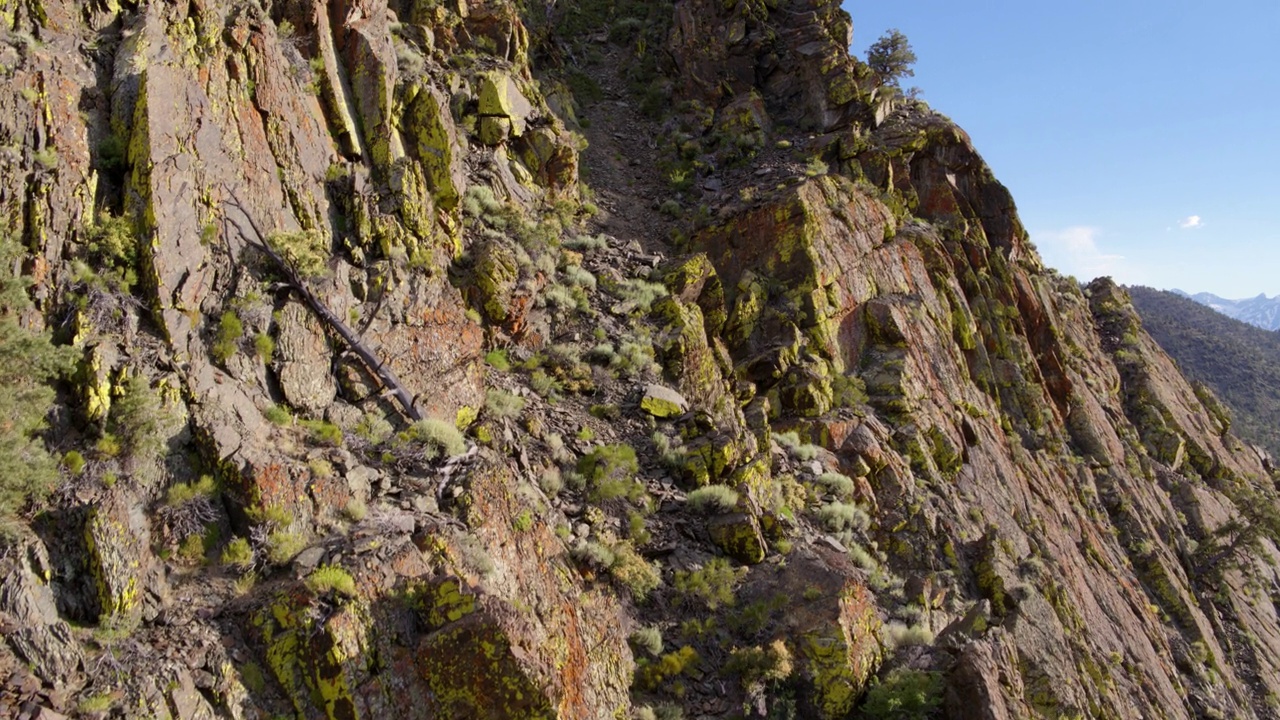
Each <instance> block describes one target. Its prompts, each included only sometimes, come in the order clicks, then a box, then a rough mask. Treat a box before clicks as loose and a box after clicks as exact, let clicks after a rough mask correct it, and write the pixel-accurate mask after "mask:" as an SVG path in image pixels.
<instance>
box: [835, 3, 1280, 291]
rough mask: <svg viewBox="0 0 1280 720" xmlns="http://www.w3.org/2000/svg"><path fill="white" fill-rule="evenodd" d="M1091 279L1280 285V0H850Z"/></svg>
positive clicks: (1043, 234)
mask: <svg viewBox="0 0 1280 720" xmlns="http://www.w3.org/2000/svg"><path fill="white" fill-rule="evenodd" d="M844 7H845V9H846V10H848V11H849V14H850V15H852V16H853V24H854V40H853V51H854V53H855V54H857V55H859V56H865V51H866V48H867V46H869V45H870V44H871V43H873V42H875V40H876V38H878V37H879V36H880V35H881V34H882V33H883V32H884V31H885V30H887V29H889V28H894V27H896V28H898V29H900V30H902V32H904V33H905V34H906V35H907V37H908V38H909V40H910V41H911V45H912V48H913V49H914V50H915V52H916V55H917V56H918V57H919V61H918V62H917V63H916V66H915V71H916V75H915V77H914V78H907V79H906V80H905V81H904V82H903V85H904V86H910V85H917V86H919V87H920V88H921V89H922V90H923V93H924V98H925V99H926V100H928V101H929V103H930V105H932V106H933V107H934V108H935V109H936V110H938V111H939V112H942V113H944V114H946V115H948V116H950V117H951V118H952V119H954V120H955V121H956V122H957V123H958V124H959V125H960V126H961V127H963V128H964V129H965V130H966V131H968V132H969V134H970V136H971V137H972V138H973V141H974V144H975V145H976V146H977V148H978V151H979V152H981V153H982V155H983V157H985V158H986V160H987V162H988V163H989V164H990V165H991V167H992V169H993V170H994V171H995V174H996V177H997V178H999V179H1000V180H1001V181H1002V182H1003V183H1004V184H1005V185H1007V186H1008V187H1009V189H1010V190H1011V191H1012V192H1013V196H1014V199H1015V200H1016V202H1017V204H1018V210H1019V213H1020V215H1021V216H1022V220H1023V223H1024V224H1025V225H1026V226H1027V229H1028V230H1029V231H1030V232H1031V236H1032V240H1033V241H1034V242H1035V244H1036V246H1037V247H1038V248H1039V250H1040V253H1041V255H1042V256H1043V257H1044V259H1045V261H1046V263H1048V264H1049V265H1051V266H1053V267H1056V268H1058V269H1059V270H1061V271H1062V272H1064V273H1066V274H1070V275H1075V276H1076V277H1077V278H1079V279H1080V280H1088V279H1091V278H1093V277H1096V276H1098V275H1111V276H1113V277H1114V278H1115V279H1116V280H1117V281H1118V282H1122V283H1127V284H1143V285H1150V286H1152V287H1157V288H1165V289H1169V288H1174V287H1177V288H1180V289H1183V290H1187V291H1189V292H1200V291H1208V292H1212V293H1215V294H1218V295H1221V296H1223V297H1229V298H1242V297H1251V296H1254V295H1257V294H1259V293H1266V294H1268V295H1275V294H1280V2H1277V0H1219V2H1215V3H1208V2H1204V1H1203V0H1196V1H1195V2H1192V1H1190V0H1160V1H1158V0H1108V1H1105V2H1104V1H1100V0H1079V1H1074V2H1034V1H1033V2H1028V1H1027V0H1018V1H1016V2H1015V1H1014V0H986V1H985V2H981V3H965V2H955V0H915V1H914V2H905V3H894V2H885V1H884V0H880V1H878V2H864V1H862V0H846V1H845V3H844Z"/></svg>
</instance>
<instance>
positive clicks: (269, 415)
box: [262, 405, 293, 425]
mask: <svg viewBox="0 0 1280 720" xmlns="http://www.w3.org/2000/svg"><path fill="white" fill-rule="evenodd" d="M262 415H263V417H265V418H266V419H267V422H269V423H271V424H272V425H290V424H292V423H293V413H291V412H289V408H287V407H285V406H284V405H272V406H271V407H269V408H267V409H266V410H265V411H264V412H263V413H262Z"/></svg>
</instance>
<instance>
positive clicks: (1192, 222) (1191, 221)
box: [1178, 215, 1204, 230]
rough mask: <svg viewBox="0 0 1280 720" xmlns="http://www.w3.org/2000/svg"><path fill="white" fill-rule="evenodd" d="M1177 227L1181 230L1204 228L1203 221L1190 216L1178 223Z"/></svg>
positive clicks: (1198, 217) (1197, 216)
mask: <svg viewBox="0 0 1280 720" xmlns="http://www.w3.org/2000/svg"><path fill="white" fill-rule="evenodd" d="M1178 227H1180V228H1182V229H1183V230H1195V229H1196V228H1202V227H1204V219H1203V218H1201V217H1200V216H1199V215H1191V216H1188V217H1185V218H1183V219H1181V220H1179V221H1178Z"/></svg>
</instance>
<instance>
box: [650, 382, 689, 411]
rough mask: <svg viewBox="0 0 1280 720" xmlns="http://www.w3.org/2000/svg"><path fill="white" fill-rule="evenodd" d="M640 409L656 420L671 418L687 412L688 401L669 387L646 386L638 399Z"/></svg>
mask: <svg viewBox="0 0 1280 720" xmlns="http://www.w3.org/2000/svg"><path fill="white" fill-rule="evenodd" d="M640 409H641V410H644V411H645V412H647V413H649V414H650V415H652V416H654V417H656V418H673V417H679V416H680V415H683V414H684V413H685V412H686V411H688V409H689V401H688V400H685V399H684V396H683V395H681V394H680V393H678V392H676V391H675V390H672V389H671V388H669V387H664V386H662V385H646V386H645V388H644V393H643V395H642V396H641V398H640Z"/></svg>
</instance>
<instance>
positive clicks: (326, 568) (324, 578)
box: [306, 565, 356, 597]
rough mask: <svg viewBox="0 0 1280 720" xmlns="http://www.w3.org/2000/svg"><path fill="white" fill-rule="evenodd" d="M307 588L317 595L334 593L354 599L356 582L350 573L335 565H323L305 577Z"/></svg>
mask: <svg viewBox="0 0 1280 720" xmlns="http://www.w3.org/2000/svg"><path fill="white" fill-rule="evenodd" d="M306 583H307V587H308V588H310V589H311V592H313V593H315V594H317V595H328V594H329V593H336V594H338V595H345V596H347V597H355V595H356V581H355V578H353V577H351V573H349V572H347V571H346V570H343V569H342V568H340V567H338V566H336V565H323V566H321V567H318V568H316V569H315V570H314V571H312V573H311V574H310V575H308V576H307V580H306Z"/></svg>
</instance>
